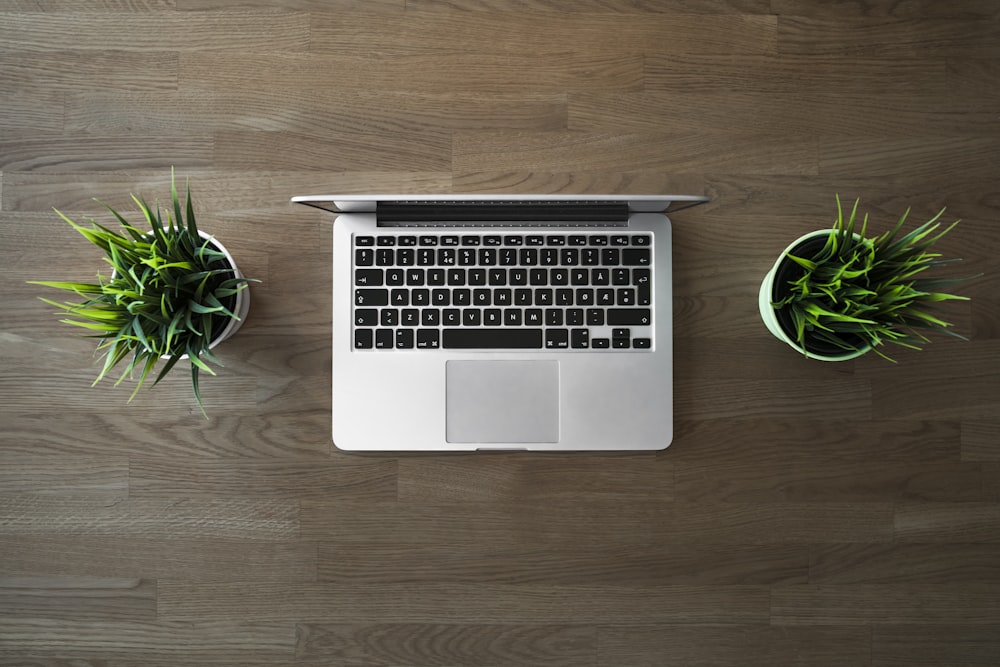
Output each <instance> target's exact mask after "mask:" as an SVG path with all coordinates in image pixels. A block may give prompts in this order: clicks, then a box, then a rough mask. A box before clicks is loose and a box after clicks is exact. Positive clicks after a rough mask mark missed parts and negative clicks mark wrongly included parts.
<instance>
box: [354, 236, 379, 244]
mask: <svg viewBox="0 0 1000 667" xmlns="http://www.w3.org/2000/svg"><path fill="white" fill-rule="evenodd" d="M354 245H356V246H370V245H375V237H374V236H355V237H354Z"/></svg>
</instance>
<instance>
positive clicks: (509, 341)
mask: <svg viewBox="0 0 1000 667" xmlns="http://www.w3.org/2000/svg"><path fill="white" fill-rule="evenodd" d="M442 334H443V335H442V341H441V342H442V345H441V347H444V348H446V349H455V350H476V349H488V350H495V349H517V350H520V349H539V348H541V347H542V330H541V329H444V330H442Z"/></svg>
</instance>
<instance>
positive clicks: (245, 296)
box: [167, 229, 250, 359]
mask: <svg viewBox="0 0 1000 667" xmlns="http://www.w3.org/2000/svg"><path fill="white" fill-rule="evenodd" d="M198 236H200V237H201V238H203V239H205V240H207V241H208V242H209V243H210V244H211V245H212V246H213V247H215V248H216V249H217V250H218V251H219V252H221V253H222V254H223V255H225V256H226V263H227V264H228V265H229V266H230V267H232V269H233V277H234V278H242V277H243V274H242V273H241V272H240V269H239V267H238V266H236V260H235V259H233V256H232V254H230V252H229V250H228V249H227V248H226V246H224V245H222V243H220V242H219V240H218V239H216V238H215V237H214V236H212V235H211V234H206V233H205V232H203V231H201V230H200V229H199V230H198ZM229 299H231V300H232V303H230V301H229V300H226V302H225V305H226V307H228V308H229V310H231V311H232V312H233V313H234V314H235V315H236V317H238V318H239V319H234V318H232V317H226V318H225V319H226V326H224V327H223V328H222V331H220V332H219V333H218V334H217V335H216V336H215V337H214V338H212V342H211V343H209V344H208V349H210V350H211V349H213V348H214V347H215V346H216V345H218V344H219V343H221V342H222V341H224V340H226V339H228V338H232V337H233V335H234V334H235V333H236V332H237V331H238V330H239V328H240V327H241V326H243V322H244V320H246V317H247V312H249V310H250V290H249V289H242V290H240V291H239V292H237V293H236V294H234V295H233V296H231V297H229ZM187 356H188V355H186V354H185V355H182V356H181V359H187ZM167 358H168V359H169V356H168V357H167Z"/></svg>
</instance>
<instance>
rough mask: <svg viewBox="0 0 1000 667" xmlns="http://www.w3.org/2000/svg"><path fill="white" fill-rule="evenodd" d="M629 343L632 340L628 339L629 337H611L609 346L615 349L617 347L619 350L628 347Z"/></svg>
mask: <svg viewBox="0 0 1000 667" xmlns="http://www.w3.org/2000/svg"><path fill="white" fill-rule="evenodd" d="M631 343H632V340H631V339H629V338H612V339H611V347H613V348H615V349H619V350H623V349H628V347H629V345H631Z"/></svg>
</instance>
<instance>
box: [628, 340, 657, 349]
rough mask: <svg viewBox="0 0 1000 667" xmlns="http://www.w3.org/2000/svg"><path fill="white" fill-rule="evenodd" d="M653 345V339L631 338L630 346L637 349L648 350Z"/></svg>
mask: <svg viewBox="0 0 1000 667" xmlns="http://www.w3.org/2000/svg"><path fill="white" fill-rule="evenodd" d="M652 346H653V341H651V340H650V339H649V338H633V339H632V347H634V348H636V349H639V350H648V349H649V348H651V347H652Z"/></svg>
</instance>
